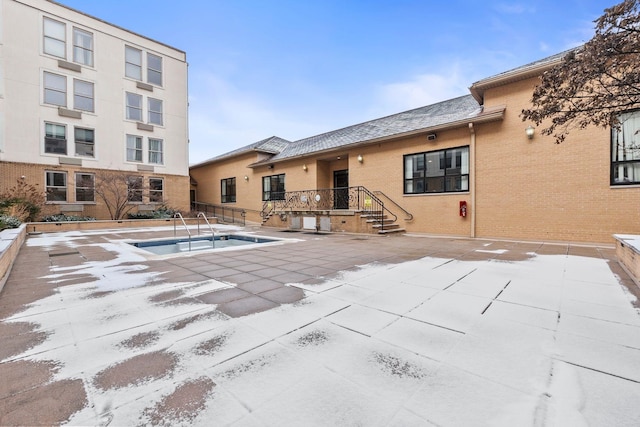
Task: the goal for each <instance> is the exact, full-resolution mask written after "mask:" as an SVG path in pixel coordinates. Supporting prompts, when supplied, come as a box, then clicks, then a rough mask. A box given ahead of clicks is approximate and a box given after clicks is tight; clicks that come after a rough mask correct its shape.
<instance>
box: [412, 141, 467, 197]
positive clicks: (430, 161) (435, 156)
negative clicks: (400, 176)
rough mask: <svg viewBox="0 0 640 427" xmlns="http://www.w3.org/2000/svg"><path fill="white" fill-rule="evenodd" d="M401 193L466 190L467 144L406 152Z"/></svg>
mask: <svg viewBox="0 0 640 427" xmlns="http://www.w3.org/2000/svg"><path fill="white" fill-rule="evenodd" d="M403 160H404V194H425V193H455V192H461V191H469V147H468V146H466V147H457V148H448V149H445V150H437V151H428V152H423V153H416V154H407V155H405V156H404V158H403Z"/></svg>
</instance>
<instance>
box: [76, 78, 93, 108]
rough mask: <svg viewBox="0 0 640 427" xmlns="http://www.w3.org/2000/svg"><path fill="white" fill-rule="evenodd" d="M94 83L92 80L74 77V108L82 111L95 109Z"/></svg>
mask: <svg viewBox="0 0 640 427" xmlns="http://www.w3.org/2000/svg"><path fill="white" fill-rule="evenodd" d="M94 94H95V90H94V85H93V83H91V82H88V81H85V80H79V79H73V108H74V109H75V110H80V111H88V112H90V113H93V112H94V111H95V102H94Z"/></svg>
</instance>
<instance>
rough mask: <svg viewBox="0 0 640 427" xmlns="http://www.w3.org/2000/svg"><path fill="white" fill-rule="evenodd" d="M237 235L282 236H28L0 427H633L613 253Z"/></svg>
mask: <svg viewBox="0 0 640 427" xmlns="http://www.w3.org/2000/svg"><path fill="white" fill-rule="evenodd" d="M229 230H230V231H232V232H233V230H234V229H233V228H230V229H229ZM237 231H247V232H250V233H255V234H256V236H260V237H275V238H279V239H286V240H284V241H282V242H280V243H275V244H264V245H258V246H254V247H251V248H233V249H232V250H219V251H215V252H210V251H203V252H194V253H191V254H187V255H184V256H173V257H172V256H152V255H149V256H148V255H145V254H144V253H143V252H141V250H140V249H137V248H131V247H129V248H127V247H126V246H127V245H125V244H124V243H123V242H125V241H131V240H146V239H157V238H162V237H173V230H169V229H154V230H141V229H131V230H103V231H100V232H82V231H77V232H67V233H45V234H41V235H33V236H29V237H28V238H27V241H26V242H25V244H24V245H23V246H22V248H21V250H20V253H19V254H18V258H17V260H16V262H15V264H14V266H13V269H12V271H11V274H10V276H9V279H8V281H7V283H6V285H5V287H4V289H3V291H2V293H0V378H2V381H0V425H3V426H4V425H58V424H70V425H140V424H151V425H163V424H165V425H234V426H281V425H330V426H336V425H390V426H391V425H393V426H411V425H415V426H419V425H420V426H421V425H489V424H491V425H532V426H533V425H536V426H537V425H576V424H575V423H578V422H580V423H585V425H602V426H606V425H616V426H624V425H629V426H637V425H640V407H639V406H638V402H640V364H639V362H638V361H640V315H639V311H638V307H639V306H640V305H639V304H638V300H637V297H638V296H639V295H640V292H639V289H638V287H637V286H636V285H635V284H634V283H633V281H632V280H631V279H630V278H629V277H628V276H627V274H626V273H625V272H624V270H623V269H622V268H621V267H620V266H619V264H618V263H617V261H616V259H615V248H614V246H613V244H612V245H610V246H590V245H575V244H560V243H540V242H519V241H496V240H482V239H465V238H455V237H429V236H412V235H401V236H387V237H379V236H363V235H349V234H314V233H302V232H299V233H293V232H285V231H281V230H275V229H250V228H248V229H242V230H237ZM181 237H183V236H181Z"/></svg>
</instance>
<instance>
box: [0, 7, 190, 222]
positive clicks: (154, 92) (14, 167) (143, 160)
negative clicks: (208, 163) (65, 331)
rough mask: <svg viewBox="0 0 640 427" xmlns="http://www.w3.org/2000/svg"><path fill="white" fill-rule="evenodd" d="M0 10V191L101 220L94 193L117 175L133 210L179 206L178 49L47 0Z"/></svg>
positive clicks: (183, 95) (182, 177)
mask: <svg viewBox="0 0 640 427" xmlns="http://www.w3.org/2000/svg"><path fill="white" fill-rule="evenodd" d="M0 6H1V7H0V20H1V24H2V25H1V31H0V38H1V40H0V58H1V62H0V76H1V77H0V78H1V84H0V187H1V188H0V190H6V189H7V188H11V187H12V186H13V185H15V184H16V181H17V180H22V181H24V182H26V183H27V184H31V185H34V186H36V187H37V188H39V189H42V192H43V194H45V193H46V199H47V204H46V206H45V209H44V211H43V214H55V213H67V214H73V215H81V216H94V217H97V218H99V219H107V218H109V213H108V211H107V209H106V205H105V204H104V203H103V202H102V200H101V199H100V197H97V195H96V186H99V185H101V183H104V182H108V181H110V180H113V179H114V178H117V179H118V180H120V181H117V182H120V183H121V184H122V185H124V187H125V188H123V189H122V190H123V191H124V192H125V194H126V195H127V196H126V197H128V199H129V200H128V201H129V203H130V204H131V205H132V206H133V212H135V211H138V210H141V211H143V210H154V209H155V208H157V207H159V206H162V205H167V206H170V207H175V208H179V209H188V207H189V192H188V191H189V174H188V164H189V160H188V122H187V63H186V54H185V52H183V51H181V50H178V49H175V48H173V47H170V46H168V45H166V44H163V43H160V42H157V41H154V40H151V39H149V38H147V37H144V36H142V35H139V34H135V33H133V32H131V31H128V30H126V29H123V28H120V27H117V26H114V25H111V24H109V23H106V22H104V21H102V20H100V19H97V18H94V17H91V16H88V15H86V14H84V13H82V12H80V11H77V10H74V9H71V8H69V7H66V6H64V5H61V4H59V3H56V2H53V1H43V0H0ZM105 185H106V184H105ZM127 187H128V188H127Z"/></svg>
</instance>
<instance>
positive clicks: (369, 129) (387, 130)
mask: <svg viewBox="0 0 640 427" xmlns="http://www.w3.org/2000/svg"><path fill="white" fill-rule="evenodd" d="M481 111H482V108H481V107H480V105H479V104H478V103H477V102H476V101H475V99H474V98H473V97H472V96H471V95H465V96H461V97H459V98H454V99H450V100H447V101H443V102H438V103H437V104H432V105H427V106H426V107H420V108H416V109H414V110H409V111H405V112H402V113H398V114H393V115H391V116H387V117H383V118H380V119H375V120H370V121H368V122H364V123H360V124H357V125H352V126H348V127H345V128H342V129H338V130H334V131H331V132H327V133H323V134H320V135H316V136H312V137H309V138H304V139H300V140H298V141H295V142H294V143H291V144H289V145H287V146H286V148H285V149H284V150H282V151H281V152H280V153H279V154H276V155H275V156H274V157H272V158H271V159H270V161H276V160H282V159H286V158H289V157H297V156H303V155H307V154H312V153H315V152H319V151H325V150H331V149H334V148H339V147H343V146H347V145H351V144H357V143H361V142H367V141H371V140H376V139H380V138H387V137H392V136H394V135H401V134H404V133H407V132H412V131H417V130H420V129H428V128H432V127H436V126H440V125H444V124H447V123H453V122H456V121H459V120H465V119H468V118H472V117H475V116H477V115H478V114H479V113H480V112H481Z"/></svg>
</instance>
